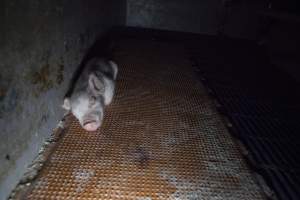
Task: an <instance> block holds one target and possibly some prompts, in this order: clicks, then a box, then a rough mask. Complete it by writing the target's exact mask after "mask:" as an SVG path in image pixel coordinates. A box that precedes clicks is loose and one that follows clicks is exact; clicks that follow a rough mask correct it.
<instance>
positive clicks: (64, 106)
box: [62, 98, 71, 110]
mask: <svg viewBox="0 0 300 200" xmlns="http://www.w3.org/2000/svg"><path fill="white" fill-rule="evenodd" d="M62 107H63V108H64V109H66V110H71V103H70V99H69V98H65V99H64V104H63V105H62Z"/></svg>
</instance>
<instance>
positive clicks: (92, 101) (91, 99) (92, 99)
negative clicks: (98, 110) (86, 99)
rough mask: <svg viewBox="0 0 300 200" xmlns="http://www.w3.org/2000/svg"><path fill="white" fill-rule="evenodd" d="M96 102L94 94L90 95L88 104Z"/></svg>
mask: <svg viewBox="0 0 300 200" xmlns="http://www.w3.org/2000/svg"><path fill="white" fill-rule="evenodd" d="M95 103H96V97H95V96H91V98H90V106H92V105H94V104H95Z"/></svg>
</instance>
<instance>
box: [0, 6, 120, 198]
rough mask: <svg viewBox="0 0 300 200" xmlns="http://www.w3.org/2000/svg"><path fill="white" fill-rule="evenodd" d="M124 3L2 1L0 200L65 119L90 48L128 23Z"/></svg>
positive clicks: (0, 42)
mask: <svg viewBox="0 0 300 200" xmlns="http://www.w3.org/2000/svg"><path fill="white" fill-rule="evenodd" d="M125 3H126V2H125V1H122V0H118V1H117V0H116V1H96V0H91V1H88V3H87V1H83V0H72V1H70V0H63V1H61V0H53V1H35V0H29V1H16V0H10V1H7V0H5V1H1V3H0V7H1V15H0V22H1V27H0V38H1V39H0V44H1V45H0V127H1V132H0V137H1V142H0V166H1V168H0V199H5V198H7V196H8V195H9V193H10V191H11V190H12V188H13V187H14V186H15V185H16V184H17V182H18V180H19V179H20V178H21V176H22V175H23V173H24V170H25V169H26V167H27V166H28V165H29V164H30V163H31V161H32V160H33V159H34V157H35V156H36V155H37V153H38V151H39V149H40V147H41V144H42V143H43V141H44V140H45V138H47V137H49V135H50V134H51V131H52V129H53V128H55V127H56V124H57V123H58V122H59V120H60V119H61V118H62V115H63V110H62V109H61V107H60V105H61V102H62V99H63V96H64V94H65V92H66V90H67V87H68V84H69V80H70V77H71V75H72V73H73V72H74V70H75V69H76V67H77V66H78V64H79V63H80V61H81V59H82V56H83V55H84V53H85V50H86V49H87V48H88V47H89V46H90V45H91V44H92V43H93V41H94V40H95V38H96V37H97V36H98V35H100V34H101V33H104V32H105V31H107V30H108V29H109V28H110V27H111V26H114V25H122V24H124V22H125V15H126V13H125V12H126V5H125Z"/></svg>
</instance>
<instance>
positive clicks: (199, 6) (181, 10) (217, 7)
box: [127, 0, 266, 39]
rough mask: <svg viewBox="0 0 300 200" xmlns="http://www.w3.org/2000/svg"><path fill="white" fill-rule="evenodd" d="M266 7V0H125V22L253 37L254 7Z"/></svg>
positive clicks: (255, 23) (254, 31) (256, 8)
mask: <svg viewBox="0 0 300 200" xmlns="http://www.w3.org/2000/svg"><path fill="white" fill-rule="evenodd" d="M226 2H227V3H226ZM265 6H266V3H265V0H261V1H254V0H251V1H247V0H187V1H182V0H164V1H159V0H127V25H128V26H135V27H146V28H155V29H165V30H176V31H185V32H193V33H204V34H213V35H215V34H217V33H219V32H222V34H225V35H228V36H231V37H238V38H248V39H255V38H256V34H257V28H258V16H257V14H256V10H258V9H260V8H262V7H265Z"/></svg>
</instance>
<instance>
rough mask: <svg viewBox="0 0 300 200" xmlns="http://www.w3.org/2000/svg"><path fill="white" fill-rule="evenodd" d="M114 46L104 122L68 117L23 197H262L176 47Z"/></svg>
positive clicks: (138, 43) (143, 43) (129, 42)
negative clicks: (97, 125)
mask: <svg viewBox="0 0 300 200" xmlns="http://www.w3.org/2000/svg"><path fill="white" fill-rule="evenodd" d="M119 46H120V47H119V49H118V50H117V51H116V53H115V56H116V60H117V62H118V63H119V65H120V73H119V77H118V82H117V91H116V96H115V99H114V102H113V104H112V105H110V106H109V107H108V108H107V110H106V114H105V119H104V123H103V126H102V127H101V129H100V130H99V131H98V132H96V133H87V132H85V131H84V130H83V129H81V128H80V126H79V124H78V123H77V121H76V120H73V121H72V123H71V124H70V127H69V129H68V132H67V133H66V134H65V136H64V137H63V138H62V139H61V141H60V142H59V144H58V146H57V149H56V150H55V152H54V153H53V154H52V156H51V157H50V158H49V160H48V163H46V166H45V168H44V169H43V170H42V171H41V173H40V174H39V176H38V178H37V180H36V181H35V182H34V184H33V186H32V188H31V190H30V192H28V194H27V196H26V199H35V200H36V199H140V200H142V199H143V200H145V199H147V200H148V199H152V200H156V199H238V200H242V199H255V200H258V199H264V197H263V195H262V193H261V190H260V188H259V187H258V186H257V185H256V183H255V181H254V179H253V177H252V175H251V172H250V170H249V168H248V166H247V165H246V163H245V162H244V160H243V158H242V156H241V154H240V152H239V150H238V148H237V146H236V145H235V143H234V142H233V140H232V138H231V136H230V134H229V133H228V132H227V130H226V128H225V126H224V124H223V122H222V120H221V118H220V117H219V115H218V114H217V112H216V110H215V109H214V107H213V105H212V101H211V99H210V98H209V97H208V95H207V94H206V92H205V90H204V88H203V86H202V84H201V83H200V82H199V81H198V80H197V77H196V76H195V74H194V72H193V68H192V67H191V64H190V62H189V61H188V60H186V59H184V58H183V53H184V51H183V49H182V48H180V47H178V46H176V45H171V44H164V43H159V42H153V41H152V42H146V41H141V40H140V41H137V40H124V41H121V42H120V45H119Z"/></svg>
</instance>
